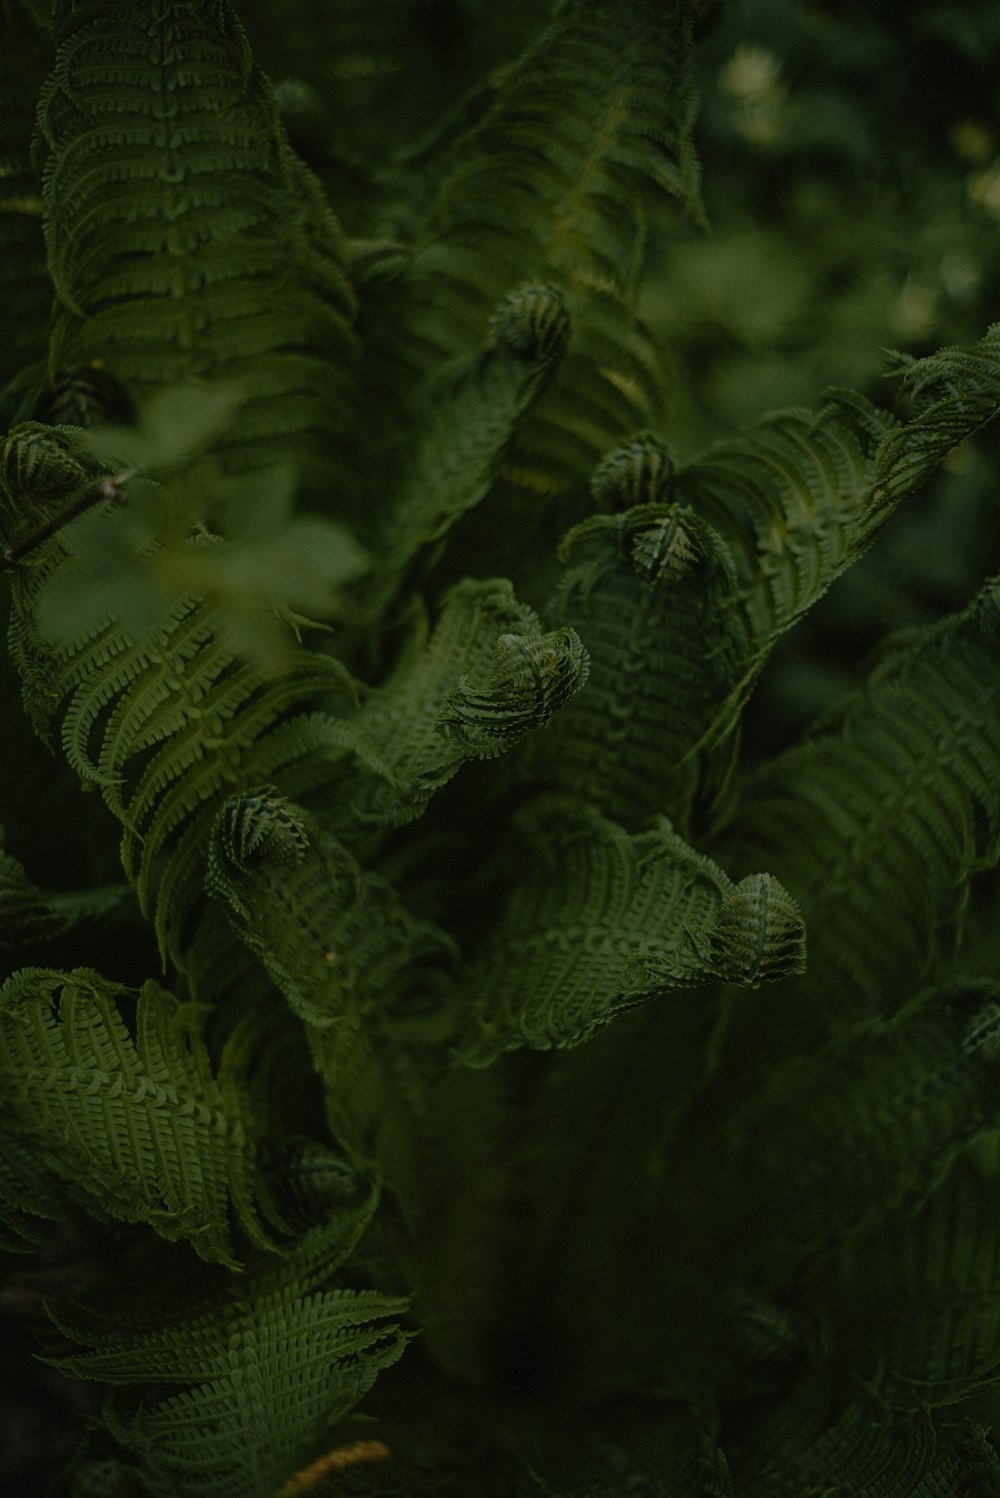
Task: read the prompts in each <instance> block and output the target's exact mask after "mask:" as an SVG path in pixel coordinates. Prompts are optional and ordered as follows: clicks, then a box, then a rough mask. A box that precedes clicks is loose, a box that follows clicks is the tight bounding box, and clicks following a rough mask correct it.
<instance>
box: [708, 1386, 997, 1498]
mask: <svg viewBox="0 0 1000 1498" xmlns="http://www.w3.org/2000/svg"><path fill="white" fill-rule="evenodd" d="M734 1470H735V1473H736V1476H737V1479H738V1486H737V1492H738V1493H739V1494H740V1495H741V1498H742V1495H743V1494H745V1495H746V1498H829V1495H830V1494H831V1493H837V1492H843V1493H850V1494H851V1495H852V1498H854V1495H855V1494H857V1498H951V1495H952V1494H959V1493H962V1494H964V1493H968V1494H969V1495H970V1498H980V1495H981V1498H988V1494H989V1493H991V1492H992V1491H993V1490H994V1488H995V1486H996V1483H997V1481H998V1480H1000V1460H998V1458H997V1455H996V1452H995V1451H994V1450H993V1447H992V1446H991V1445H990V1442H989V1440H988V1439H987V1436H986V1433H985V1431H984V1430H983V1428H982V1426H979V1425H976V1424H975V1423H974V1422H973V1421H971V1420H962V1421H954V1422H949V1421H941V1422H940V1424H939V1425H938V1426H937V1427H936V1428H935V1423H934V1422H933V1421H932V1420H931V1419H930V1418H929V1417H928V1415H927V1414H926V1413H925V1412H921V1413H920V1414H919V1415H917V1416H912V1417H908V1416H900V1415H896V1414H892V1413H889V1412H887V1411H885V1410H884V1409H883V1408H882V1407H880V1405H879V1404H878V1403H877V1402H876V1401H874V1400H871V1399H866V1398H863V1397H862V1398H859V1399H857V1400H855V1401H854V1403H852V1404H850V1405H849V1406H848V1407H847V1408H846V1409H845V1410H844V1411H843V1412H842V1413H841V1414H840V1415H839V1417H838V1418H837V1419H836V1421H835V1422H834V1423H833V1424H832V1425H831V1426H830V1427H829V1429H827V1430H825V1431H824V1432H823V1433H822V1434H821V1435H817V1436H815V1438H814V1439H812V1440H810V1441H808V1442H805V1441H803V1442H802V1443H801V1445H799V1446H798V1448H797V1449H796V1448H795V1447H794V1446H792V1447H790V1449H788V1450H787V1451H785V1452H782V1453H781V1454H771V1455H770V1456H769V1457H768V1456H764V1457H763V1458H762V1459H761V1461H760V1463H759V1465H758V1467H757V1470H756V1471H755V1472H752V1473H751V1474H750V1475H749V1477H748V1478H746V1479H744V1480H743V1481H739V1479H740V1477H741V1476H742V1474H741V1473H740V1469H739V1467H736V1468H735V1469H734Z"/></svg>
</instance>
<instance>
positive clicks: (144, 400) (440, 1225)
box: [0, 0, 1000, 1498]
mask: <svg viewBox="0 0 1000 1498" xmlns="http://www.w3.org/2000/svg"><path fill="white" fill-rule="evenodd" d="M300 9H301V14H300ZM385 9H386V11H387V12H388V11H391V12H392V24H391V25H390V24H389V23H388V22H387V21H386V19H385V18H384V17H380V16H377V15H374V14H373V13H372V10H371V7H368V6H360V5H356V4H354V3H353V0H343V3H341V4H340V5H338V6H336V7H331V8H330V9H329V11H328V13H327V14H326V15H325V16H324V17H323V18H322V19H318V18H317V17H315V16H314V15H313V14H312V12H311V10H309V9H308V8H307V7H301V8H300V7H298V6H297V5H293V6H292V7H290V9H289V31H288V33H287V35H283V36H282V37H281V38H279V37H277V36H276V35H275V33H274V32H273V30H272V31H271V32H270V33H269V30H268V27H269V24H271V23H270V22H269V18H268V17H267V15H265V14H264V8H263V7H262V8H260V12H259V13H258V8H257V7H256V6H254V5H252V4H249V3H248V4H247V5H246V7H245V14H244V15H243V16H242V17H240V16H238V15H237V14H236V11H235V10H234V8H233V5H232V4H231V3H230V0H155V3H153V4H144V5H140V4H133V3H131V0H74V3H70V0H55V3H54V4H52V5H49V4H48V3H46V4H34V3H33V4H28V3H27V0H3V3H2V6H0V14H2V16H3V22H4V32H5V36H6V37H8V38H9V46H8V48H7V50H6V52H5V56H4V59H3V64H2V71H0V103H2V104H3V109H2V110H0V115H2V130H3V136H2V140H3V146H2V150H3V157H2V161H3V173H2V184H3V185H2V191H0V245H2V246H3V259H2V263H0V274H2V277H3V281H2V286H3V293H2V294H3V297H4V312H5V332H4V339H3V346H2V349H0V357H2V360H3V365H2V374H3V378H4V380H5V382H6V383H5V386H4V388H3V390H2V393H0V420H2V423H3V426H4V428H5V434H4V436H3V438H2V443H0V530H2V546H3V567H4V571H5V572H6V574H7V576H8V578H9V583H10V587H9V652H8V659H7V662H6V664H5V667H4V673H5V674H4V676H3V678H2V681H3V686H2V690H3V692H4V694H5V706H6V708H7V711H8V713H9V714H10V715H11V719H10V722H11V727H10V731H9V733H10V744H11V745H12V746H13V747H12V748H11V750H10V753H11V754H12V755H15V754H16V775H17V779H16V781H15V778H14V774H13V773H11V774H9V775H8V777H7V789H6V797H7V804H6V810H5V812H4V820H5V822H6V823H7V824H8V828H9V829H12V831H8V834H7V835H6V837H5V843H4V847H3V851H2V852H0V952H2V954H3V958H4V969H5V971H4V974H3V976H4V978H5V982H4V983H3V986H2V988H0V1067H2V1070H3V1090H2V1100H0V1141H2V1148H0V1227H2V1233H3V1237H2V1252H3V1269H4V1274H5V1276H6V1286H7V1291H6V1293H7V1295H8V1297H9V1303H10V1304H14V1303H17V1304H23V1305H25V1306H27V1308H28V1311H29V1320H30V1323H31V1327H32V1331H33V1336H34V1340H33V1344H32V1346H33V1350H34V1352H35V1354H36V1355H37V1357H38V1358H40V1359H42V1360H43V1361H44V1362H45V1364H46V1366H47V1367H49V1368H52V1369H55V1370H58V1373H59V1375H60V1377H61V1379H62V1381H63V1383H62V1387H68V1386H70V1385H71V1384H72V1383H73V1381H80V1382H81V1384H82V1385H83V1386H84V1387H94V1386H96V1387H98V1388H99V1389H100V1390H101V1398H100V1401H99V1407H98V1404H97V1403H94V1404H92V1405H91V1406H90V1409H89V1418H88V1419H87V1420H86V1422H85V1425H84V1428H83V1429H78V1430H76V1431H75V1432H74V1439H75V1440H76V1445H75V1447H74V1449H73V1450H72V1452H70V1453H68V1454H67V1458H66V1461H65V1463H64V1464H63V1466H62V1468H61V1470H60V1471H59V1472H58V1473H56V1474H55V1475H53V1476H52V1487H51V1492H52V1493H53V1494H54V1495H57V1498H60V1495H61V1498H85V1495H91V1498H98V1495H100V1498H114V1495H118V1498H125V1495H143V1494H149V1495H159V1498H174V1495H177V1498H279V1495H281V1498H291V1495H292V1494H295V1493H300V1492H307V1491H308V1492H316V1493H317V1494H318V1493H327V1494H330V1495H335V1494H354V1493H356V1494H378V1493H382V1494H386V1495H390V1494H396V1495H401V1498H404V1495H405V1498H418V1495H420V1494H424V1493H428V1494H429V1493H444V1494H454V1495H456V1498H468V1495H472V1494H475V1495H477V1498H479V1495H482V1498H487V1495H495V1498H515V1495H517V1498H522V1495H523V1498H530V1495H533V1494H537V1495H543V1494H544V1495H550V1498H598V1495H604V1494H607V1495H612V1494H614V1495H617V1494H625V1493H631V1494H639V1493H644V1494H658V1495H660V1494H662V1495H670V1498H675V1495H689V1498H710V1495H714V1498H765V1495H766V1498H774V1495H780V1494H788V1495H789V1498H792V1495H794V1498H809V1495H812V1498H819V1495H825V1494H831V1493H835V1492H836V1493H845V1494H847V1493H849V1494H852V1495H865V1498H897V1495H898V1498H903V1495H904V1494H905V1495H915V1498H941V1495H945V1494H947V1495H951V1494H956V1495H957V1494H963V1495H967V1498H969V1495H972V1494H979V1493H981V1494H983V1495H986V1494H987V1493H993V1492H995V1491H997V1490H998V1488H1000V1457H998V1454H997V1449H996V1446H995V1444H994V1440H993V1437H992V1435H991V1431H992V1428H993V1425H994V1421H995V1419H996V1418H997V1416H998V1415H1000V1410H998V1407H997V1402H996V1390H997V1385H998V1381H1000V1318H998V1316H997V1311H996V1307H997V1303H998V1295H1000V1228H998V1226H997V1224H998V1221H1000V1213H998V1211H997V1208H998V1206H1000V1195H998V1193H1000V1174H998V1172H1000V1167H998V1158H1000V1157H998V1148H1000V966H998V957H997V949H996V943H995V941H993V943H992V945H991V942H990V940H989V932H990V929H991V922H992V923H993V925H995V913H993V914H991V910H990V906H989V903H988V902H989V900H990V899H993V900H995V891H996V885H995V882H994V883H992V884H991V883H990V873H991V871H992V870H994V869H995V868H996V866H997V863H998V861H1000V578H997V577H992V578H990V577H986V578H980V579H979V580H978V582H977V585H976V587H975V590H974V592H973V595H972V596H971V597H970V598H969V599H968V600H967V602H966V604H965V606H963V607H962V608H961V609H960V610H959V611H958V612H956V613H954V614H952V615H949V616H946V617H943V618H941V619H939V620H938V621H936V622H932V623H930V624H928V625H926V626H925V627H922V628H920V629H917V630H912V631H907V632H903V633H901V634H899V635H898V636H894V637H892V638H890V639H889V640H888V641H887V643H886V645H885V648H884V650H883V652H882V654H881V657H880V658H879V659H878V660H877V661H876V662H875V663H874V665H873V666H872V668H871V670H870V672H869V674H868V677H867V680H866V682H865V685H864V687H863V689H862V690H860V691H859V692H857V693H855V694H854V695H853V696H851V697H849V698H848V699H847V700H846V701H845V702H843V703H842V704H841V705H839V706H838V707H836V708H835V709H833V710H832V711H831V712H830V713H828V714H827V715H826V716H825V717H824V718H821V719H820V720H819V721H817V722H816V723H815V724H814V726H813V727H812V729H811V730H810V732H809V734H808V735H807V737H806V738H805V739H804V740H803V741H801V742H798V743H794V744H791V745H789V746H787V747H786V748H785V749H784V750H783V751H782V752H780V753H778V754H777V755H776V756H773V757H770V758H768V759H766V760H765V761H763V762H760V763H756V764H754V763H750V762H749V761H748V760H747V759H745V758H744V757H743V756H742V755H741V748H740V733H741V724H742V720H743V717H744V712H745V709H746V708H747V705H748V703H749V702H750V701H751V698H752V696H753V693H754V689H755V687H756V686H757V684H758V682H759V679H760V677H761V674H762V672H763V671H764V670H765V667H766V665H767V662H768V660H769V658H770V657H771V656H772V654H773V652H774V651H775V649H776V648H777V647H779V644H780V641H781V640H782V638H783V637H784V636H785V635H786V634H787V632H788V631H789V630H791V629H792V628H793V626H795V625H796V624H797V623H798V622H799V621H800V620H802V619H803V618H804V616H805V615H806V614H807V613H808V612H809V611H810V610H811V609H812V608H813V607H814V605H816V604H817V603H818V602H819V600H820V599H821V598H823V596H824V595H825V594H826V592H827V590H828V589H829V588H830V587H831V586H832V585H833V584H835V583H836V582H837V580H838V578H840V577H841V575H842V574H844V573H845V572H846V571H847V570H848V569H849V568H850V567H851V566H852V565H853V564H854V563H855V562H857V561H858V559H859V558H861V557H862V556H863V555H864V554H865V553H866V552H867V550H868V548H869V547H870V546H871V545H872V544H873V543H874V542H875V541H876V539H877V537H878V535H879V532H880V531H881V529H882V527H883V526H884V525H885V524H886V522H887V521H888V520H889V518H890V517H891V516H892V515H893V514H894V512H895V511H896V510H897V508H898V507H900V506H903V507H905V504H906V502H907V500H908V498H909V497H910V496H912V495H915V494H917V493H918V491H919V490H920V488H921V486H922V485H924V484H925V482H926V481H927V480H928V478H929V477H930V476H931V475H932V474H933V473H934V472H935V471H936V469H937V468H938V466H939V465H940V464H941V463H942V461H943V460H945V459H946V458H947V457H948V455H949V454H950V453H951V452H953V450H954V449H956V448H957V447H958V446H959V444H961V443H963V442H964V441H965V440H966V439H967V438H969V437H971V436H972V434H974V433H975V432H977V431H978V430H979V429H980V428H982V427H984V426H985V425H986V424H988V423H989V422H990V421H992V419H993V417H994V416H995V414H996V412H997V410H998V408H1000V330H998V329H997V328H994V329H991V330H988V331H987V332H986V333H985V334H984V336H983V337H982V338H981V339H980V340H979V341H978V342H977V343H975V344H973V345H971V346H966V347H961V348H958V347H955V348H945V349H943V350H941V351H940V352H938V353H936V354H932V355H929V356H927V357H925V358H923V359H920V360H916V361H910V362H905V361H904V362H903V363H902V364H900V365H899V367H898V368H897V373H898V374H900V376H901V381H902V387H903V391H904V395H905V397H906V400H905V401H902V402H900V403H899V414H894V413H893V412H892V411H890V410H888V409H887V408H886V407H885V406H884V404H876V403H873V402H872V401H871V400H869V399H868V398H867V397H866V396H865V395H863V394H861V393H857V392H851V391H845V390H830V391H829V392H828V393H827V394H826V395H825V396H824V397H823V399H822V400H821V401H820V402H819V403H818V404H817V405H816V406H815V408H814V409H794V410H784V411H778V412H776V413H774V414H772V415H770V416H768V417H766V418H764V419H763V420H762V421H760V422H759V423H757V424H756V425H755V426H753V427H752V428H750V429H749V430H747V431H745V432H742V433H739V434H736V435H733V436H732V437H731V438H729V439H727V440H725V441H722V442H720V443H718V444H717V445H715V446H714V447H712V448H710V449H709V450H707V451H705V452H702V453H698V454H695V455H693V456H690V455H689V456H682V455H680V454H677V453H673V452H671V450H670V431H669V420H668V416H667V410H666V404H665V375H664V358H665V351H664V350H663V349H662V348H661V347H660V346H659V345H658V342H657V340H656V339H655V338H654V337H653V336H652V335H651V333H650V332H649V330H648V328H647V327H646V325H645V324H644V322H643V319H642V317H641V316H640V307H639V298H640V293H641V290H642V284H643V275H644V266H645V250H644V243H645V240H644V236H645V233H646V224H647V220H648V217H649V215H650V213H651V212H655V211H657V204H658V203H661V202H662V199H663V196H664V195H667V196H668V197H670V198H671V199H672V200H673V201H674V202H675V204H676V205H677V207H678V209H679V210H682V211H683V212H684V213H686V214H687V215H688V216H689V218H690V219H691V220H692V221H693V222H694V224H696V225H702V224H703V222H704V215H703V212H702V210H701V207H700V201H699V196H698V164H697V159H696V155H695V150H694V145H693V127H694V120H695V104H696V100H695V88H694V72H693V67H694V62H693V58H694V49H695V44H696V42H697V40H698V38H699V37H700V36H701V35H702V34H704V33H705V32H706V31H708V30H709V29H710V27H711V24H712V22H713V21H714V19H715V17H714V7H713V6H712V5H711V4H710V3H708V0H669V3H665V0H557V3H555V4H554V6H553V8H552V13H551V16H549V17H548V18H547V19H546V20H544V21H543V22H539V21H538V20H537V18H536V17H535V16H534V14H533V12H531V11H530V10H529V9H527V8H525V9H524V10H523V13H522V11H520V10H518V9H517V8H516V7H515V8H514V9H513V10H512V11H511V15H510V18H509V24H510V30H509V32H508V33H507V39H508V42H511V43H512V42H513V40H514V36H513V33H514V32H518V33H519V35H518V37H517V41H518V42H519V44H520V45H521V48H522V50H520V52H517V50H516V49H515V48H514V47H513V46H511V48H510V55H509V56H508V57H507V58H506V60H505V61H504V62H503V66H499V67H496V68H495V69H494V71H492V72H491V73H488V75H487V77H486V78H485V80H480V81H479V82H478V83H474V84H473V85H472V86H471V87H470V89H469V91H468V92H463V91H462V88H461V84H462V82H463V80H462V78H461V77H460V76H459V77H455V78H452V79H451V83H450V85H449V86H450V88H451V92H452V94H453V97H452V98H451V99H450V100H449V101H446V102H445V107H444V109H443V111H442V112H441V114H440V117H439V118H437V119H436V120H434V119H432V118H431V117H430V110H429V107H428V102H427V100H426V99H421V98H420V97H419V90H418V91H416V93H415V94H407V93H406V91H405V90H403V92H402V93H401V94H400V111H401V121H400V125H399V126H398V129H397V131H396V132H395V133H396V134H398V136H399V138H394V129H393V126H392V120H391V115H386V114H385V110H386V109H387V108H388V106H389V104H390V101H391V96H392V89H391V88H390V87H389V85H388V84H385V85H380V83H379V78H380V77H381V76H382V74H381V73H380V71H379V69H380V68H382V69H383V72H384V73H385V75H386V76H388V77H390V78H394V77H396V76H397V74H398V71H399V69H400V68H401V66H402V62H401V49H402V48H403V47H404V41H405V37H406V35H408V34H411V33H410V32H409V31H408V28H411V27H412V26H413V25H414V24H415V23H414V18H415V17H416V15H417V11H418V7H417V6H416V5H415V4H414V5H408V4H407V3H405V0H399V3H398V4H394V5H392V6H389V7H386V8H385ZM454 9H455V10H456V12H457V11H458V10H459V7H458V6H456V7H454ZM307 21H308V26H307ZM244 25H245V26H246V30H245V29H244ZM299 27H300V28H301V30H297V28H299ZM323 28H326V30H325V31H324V29H323ZM305 34H309V35H310V36H311V37H312V39H313V45H312V46H311V47H309V48H305V49H303V48H301V47H299V46H297V43H296V40H295V39H296V37H299V36H301V35H305ZM248 35H249V36H250V37H253V36H255V35H259V36H260V37H261V38H262V39H263V63H264V64H265V65H267V64H268V63H269V57H268V55H267V54H268V50H269V49H270V50H272V51H273V53H274V59H275V69H276V70H277V68H280V67H282V66H284V65H286V64H290V65H292V66H294V67H296V68H297V69H301V70H302V72H303V76H301V77H295V78H292V79H285V78H282V77H280V76H274V77H269V76H268V74H267V73H266V72H265V71H264V68H263V67H262V66H261V64H260V63H258V62H257V61H255V60H254V56H253V52H252V48H251V43H250V41H249V40H248ZM321 44H322V45H321ZM359 49H360V50H359ZM319 58H325V59H327V60H328V61H329V60H330V59H332V60H333V61H332V64H331V65H330V66H329V67H326V65H325V64H324V63H322V62H318V61H317V59H319ZM379 59H381V62H380V61H379ZM480 60H482V59H480ZM489 60H491V61H493V62H497V61H499V60H500V59H498V58H492V59H489ZM366 69H367V71H366ZM394 70H395V71H394ZM458 72H459V74H460V73H461V70H460V69H459V70H458ZM325 73H326V74H327V76H324V74H325ZM450 76H451V75H449V77H450ZM358 78H364V79H366V80H367V82H366V84H365V87H366V88H367V89H368V91H369V93H368V100H367V102H368V109H369V111H370V113H371V120H370V133H368V134H366V132H365V131H364V130H359V134H358V135H357V136H356V138H355V139H356V140H357V142H360V143H361V145H362V147H363V149H360V150H356V149H355V144H354V141H353V140H352V143H351V146H350V147H348V146H347V145H346V144H345V140H344V136H343V131H342V129H338V120H341V121H342V119H343V117H344V112H345V111H348V112H349V110H350V107H351V106H350V101H351V99H352V97H354V96H353V95H352V88H355V87H356V86H357V80H358ZM352 79H353V80H354V82H353V83H352ZM324 89H327V90H328V94H327V93H324ZM338 112H339V113H338ZM358 119H359V121H360V119H361V116H360V115H359V116H358ZM418 126H419V127H420V129H419V130H418V129H417V127H418ZM411 132H412V136H413V138H410V139H407V138H406V137H407V134H408V133H411ZM710 165H711V164H710V163H709V167H710ZM906 402H908V404H907V403H906ZM18 694H19V695H20V698H21V700H22V703H23V708H24V712H25V714H26V722H27V723H28V724H30V727H31V729H32V730H33V731H34V733H35V734H36V735H37V736H38V737H39V738H40V739H41V740H42V741H43V744H44V746H45V747H39V746H34V745H32V744H31V742H30V741H29V738H28V736H27V734H26V733H25V732H24V730H23V728H22V726H21V724H20V721H19V720H18V721H15V718H14V714H15V711H17V712H20V709H19V708H18V707H17V703H16V696H17V695H18ZM12 763H13V761H12ZM116 843H117V847H116ZM37 1475H38V1474H36V1476H37Z"/></svg>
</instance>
